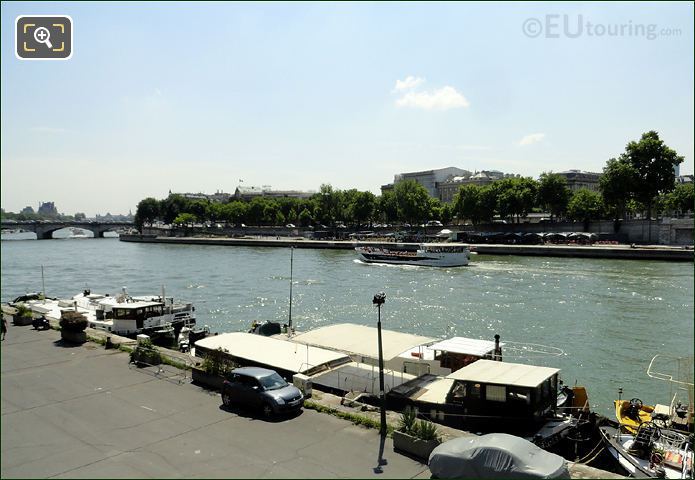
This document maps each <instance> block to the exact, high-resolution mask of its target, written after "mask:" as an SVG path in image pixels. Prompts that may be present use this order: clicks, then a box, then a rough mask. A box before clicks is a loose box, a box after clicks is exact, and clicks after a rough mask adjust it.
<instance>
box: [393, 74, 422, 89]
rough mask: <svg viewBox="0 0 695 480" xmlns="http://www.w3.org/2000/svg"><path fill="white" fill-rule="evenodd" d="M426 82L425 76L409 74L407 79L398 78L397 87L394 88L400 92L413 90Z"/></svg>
mask: <svg viewBox="0 0 695 480" xmlns="http://www.w3.org/2000/svg"><path fill="white" fill-rule="evenodd" d="M423 83H425V79H424V78H420V77H413V76H412V75H408V76H407V77H405V80H396V87H395V88H394V89H393V91H394V92H400V91H403V90H411V89H413V88H415V87H418V86H420V85H422V84H423Z"/></svg>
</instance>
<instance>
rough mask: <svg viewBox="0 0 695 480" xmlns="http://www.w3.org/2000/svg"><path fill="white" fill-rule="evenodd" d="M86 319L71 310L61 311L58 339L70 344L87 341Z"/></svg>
mask: <svg viewBox="0 0 695 480" xmlns="http://www.w3.org/2000/svg"><path fill="white" fill-rule="evenodd" d="M85 328H87V318H86V317H85V316H84V315H82V314H81V313H79V312H75V311H72V310H68V311H63V312H61V314H60V337H61V338H62V339H63V340H65V341H67V342H72V343H84V342H86V341H87V334H86V333H85V331H84V330H85Z"/></svg>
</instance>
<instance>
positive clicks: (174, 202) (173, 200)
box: [159, 194, 190, 223]
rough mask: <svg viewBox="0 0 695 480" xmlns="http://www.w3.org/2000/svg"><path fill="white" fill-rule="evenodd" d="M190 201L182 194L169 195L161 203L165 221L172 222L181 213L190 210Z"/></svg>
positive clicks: (161, 214) (160, 209) (161, 211)
mask: <svg viewBox="0 0 695 480" xmlns="http://www.w3.org/2000/svg"><path fill="white" fill-rule="evenodd" d="M189 203H190V202H189V201H188V199H186V198H185V197H183V196H181V195H178V194H173V195H169V196H168V197H167V198H166V199H165V200H162V201H161V202H160V204H159V212H160V216H161V217H163V219H164V222H165V223H172V222H173V221H174V219H175V218H176V217H178V216H179V214H180V213H186V212H188V204H189Z"/></svg>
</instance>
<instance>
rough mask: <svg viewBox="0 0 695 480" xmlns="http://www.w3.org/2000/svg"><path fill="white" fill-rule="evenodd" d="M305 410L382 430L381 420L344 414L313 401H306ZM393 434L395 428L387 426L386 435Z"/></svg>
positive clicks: (348, 413)
mask: <svg viewBox="0 0 695 480" xmlns="http://www.w3.org/2000/svg"><path fill="white" fill-rule="evenodd" d="M304 408H309V409H312V410H316V411H317V412H320V413H328V414H329V415H333V416H335V417H338V418H342V419H343V420H349V421H350V422H352V423H354V424H355V425H362V426H363V427H367V428H374V429H377V430H378V429H380V428H381V422H380V421H379V420H375V419H373V418H370V417H365V416H364V415H357V414H355V413H350V412H343V411H340V410H337V409H335V408H330V407H326V406H325V405H321V404H320V403H316V402H312V401H308V400H307V401H305V402H304ZM392 433H393V427H392V426H391V425H386V434H387V435H390V434H392Z"/></svg>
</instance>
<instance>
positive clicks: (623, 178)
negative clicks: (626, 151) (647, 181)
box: [598, 156, 638, 220]
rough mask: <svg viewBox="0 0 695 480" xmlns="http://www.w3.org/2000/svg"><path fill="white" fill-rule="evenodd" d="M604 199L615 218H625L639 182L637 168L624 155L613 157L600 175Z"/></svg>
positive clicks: (600, 185) (600, 186)
mask: <svg viewBox="0 0 695 480" xmlns="http://www.w3.org/2000/svg"><path fill="white" fill-rule="evenodd" d="M598 181H599V189H600V190H601V194H602V195H603V201H604V203H605V205H606V207H607V208H608V209H609V211H610V212H611V213H612V215H613V218H614V219H615V220H619V219H621V218H625V214H626V212H627V205H628V202H629V201H630V200H631V199H632V198H633V196H634V192H635V185H636V184H637V182H638V176H637V170H635V168H634V167H633V166H632V165H631V164H630V162H629V161H628V160H627V158H625V157H624V156H621V157H620V158H619V159H617V160H616V159H615V158H611V159H610V160H608V162H606V166H605V167H604V168H603V175H601V177H599V180H598Z"/></svg>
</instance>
